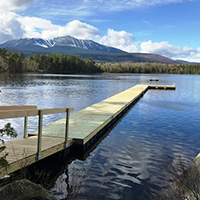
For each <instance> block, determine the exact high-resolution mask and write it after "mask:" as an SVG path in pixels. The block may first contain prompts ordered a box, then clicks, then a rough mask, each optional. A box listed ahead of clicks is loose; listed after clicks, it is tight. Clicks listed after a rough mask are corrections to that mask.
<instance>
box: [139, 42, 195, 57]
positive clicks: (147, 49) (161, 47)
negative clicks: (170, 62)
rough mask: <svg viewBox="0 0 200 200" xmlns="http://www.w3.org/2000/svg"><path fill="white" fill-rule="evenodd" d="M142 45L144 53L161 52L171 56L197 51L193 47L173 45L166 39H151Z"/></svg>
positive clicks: (182, 55)
mask: <svg viewBox="0 0 200 200" xmlns="http://www.w3.org/2000/svg"><path fill="white" fill-rule="evenodd" d="M140 47H141V52H142V53H153V54H160V55H163V56H167V57H170V58H175V57H185V56H188V55H191V54H192V53H194V52H196V50H195V49H193V48H190V47H183V48H181V47H178V46H173V45H171V44H169V43H168V42H166V41H163V42H152V41H151V40H149V41H147V42H142V43H141V45H140Z"/></svg>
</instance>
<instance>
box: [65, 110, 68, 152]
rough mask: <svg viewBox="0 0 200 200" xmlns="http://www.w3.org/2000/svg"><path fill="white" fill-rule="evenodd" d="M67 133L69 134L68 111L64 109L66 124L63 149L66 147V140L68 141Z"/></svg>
mask: <svg viewBox="0 0 200 200" xmlns="http://www.w3.org/2000/svg"><path fill="white" fill-rule="evenodd" d="M68 133H69V109H68V108H67V109H66V124H65V148H66V147H67V140H68Z"/></svg>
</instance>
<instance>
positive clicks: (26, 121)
mask: <svg viewBox="0 0 200 200" xmlns="http://www.w3.org/2000/svg"><path fill="white" fill-rule="evenodd" d="M27 124H28V117H27V116H25V117H24V138H26V137H27Z"/></svg>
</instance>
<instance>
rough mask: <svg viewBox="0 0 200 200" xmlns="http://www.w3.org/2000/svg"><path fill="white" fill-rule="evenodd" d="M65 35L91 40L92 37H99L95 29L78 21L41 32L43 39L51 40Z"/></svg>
mask: <svg viewBox="0 0 200 200" xmlns="http://www.w3.org/2000/svg"><path fill="white" fill-rule="evenodd" d="M66 35H70V36H73V37H76V38H78V39H92V38H93V37H95V36H98V35H100V32H99V30H98V29H97V28H96V27H94V26H91V25H89V24H86V23H83V22H80V21H78V20H73V21H71V22H69V23H67V24H66V25H65V26H60V27H59V28H58V29H54V30H45V31H43V32H42V37H43V38H53V37H60V36H66Z"/></svg>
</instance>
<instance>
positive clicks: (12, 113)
mask: <svg viewBox="0 0 200 200" xmlns="http://www.w3.org/2000/svg"><path fill="white" fill-rule="evenodd" d="M67 109H69V111H70V112H72V111H73V108H49V109H40V110H42V111H43V114H55V113H64V112H66V110H67ZM40 110H34V109H33V110H31V109H23V110H2V111H1V110H0V119H7V118H17V117H28V116H37V115H38V114H39V111H40Z"/></svg>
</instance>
